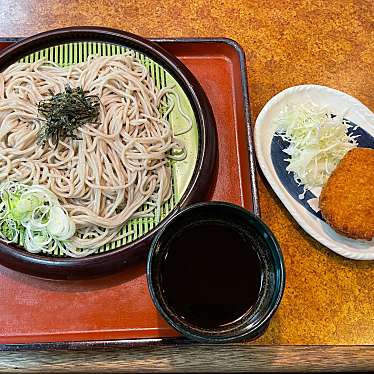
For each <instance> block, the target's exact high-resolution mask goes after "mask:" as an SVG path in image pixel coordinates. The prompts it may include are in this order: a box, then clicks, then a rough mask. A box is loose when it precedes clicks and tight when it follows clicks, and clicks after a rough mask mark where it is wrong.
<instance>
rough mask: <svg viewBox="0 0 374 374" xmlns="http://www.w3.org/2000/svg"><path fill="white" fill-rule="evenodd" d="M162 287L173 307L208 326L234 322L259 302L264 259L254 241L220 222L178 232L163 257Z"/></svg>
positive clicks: (186, 317)
mask: <svg viewBox="0 0 374 374" xmlns="http://www.w3.org/2000/svg"><path fill="white" fill-rule="evenodd" d="M160 270H161V288H162V292H163V296H164V298H165V299H166V302H167V304H168V305H169V307H170V308H171V309H172V310H173V311H174V313H176V314H177V315H178V316H179V317H181V318H183V319H184V320H185V322H187V323H189V324H191V325H194V326H197V327H200V328H204V329H214V328H218V327H222V326H224V325H228V324H231V323H233V322H235V321H237V320H238V319H240V317H242V316H243V315H245V314H247V313H248V312H249V311H250V310H251V309H252V308H253V306H254V305H255V303H256V301H257V298H258V295H259V291H260V287H261V263H260V259H259V257H258V255H257V253H256V251H255V250H254V242H253V240H251V238H250V237H248V236H247V235H245V234H244V233H242V232H241V231H240V230H239V229H237V228H233V227H230V226H227V225H223V224H221V223H219V222H209V223H198V224H192V225H191V226H188V227H187V228H186V229H184V230H183V231H182V232H179V233H176V235H175V236H174V238H172V239H171V240H170V241H169V243H168V248H167V250H166V251H165V255H164V257H163V259H162V261H161V269H160Z"/></svg>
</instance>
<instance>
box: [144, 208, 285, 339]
mask: <svg viewBox="0 0 374 374" xmlns="http://www.w3.org/2000/svg"><path fill="white" fill-rule="evenodd" d="M209 223H213V224H217V225H218V224H219V225H220V227H222V228H230V230H234V231H235V232H236V233H237V235H241V236H244V237H247V238H249V243H252V244H254V243H255V245H251V246H250V247H251V248H249V246H248V251H255V252H256V254H257V256H258V258H259V264H260V266H259V268H260V274H261V284H260V287H259V290H258V293H257V296H256V299H255V302H254V304H253V306H252V307H251V308H250V309H249V310H248V311H247V312H246V313H243V314H242V315H241V316H240V318H236V319H234V320H233V321H231V322H230V323H227V324H223V325H220V326H214V327H206V326H201V325H199V324H196V323H194V322H191V319H186V318H185V316H183V315H181V313H179V311H177V310H176V308H174V306H173V303H172V302H171V300H170V297H169V296H168V295H169V294H170V292H167V291H168V290H165V286H167V287H178V285H176V284H175V285H172V286H170V284H165V281H164V279H165V277H166V276H167V274H165V271H167V270H166V269H167V268H165V266H163V262H164V261H166V260H165V259H166V258H167V257H168V256H170V253H169V252H170V251H171V250H172V249H171V248H172V247H171V244H170V243H172V242H173V240H175V238H176V237H181V235H182V237H183V234H184V233H185V232H186V230H188V228H189V227H191V225H194V226H199V225H201V226H202V227H203V226H204V225H206V224H209ZM208 236H209V234H208ZM201 239H202V240H203V239H204V243H207V242H209V239H210V238H209V237H208V238H207V237H204V238H203V237H202V236H201ZM211 239H212V240H213V239H214V238H211ZM234 239H235V238H234ZM233 242H235V240H234V241H233ZM229 247H230V246H229ZM234 249H235V248H227V256H228V257H227V258H228V260H229V257H230V254H232V253H233V252H232V251H233V250H234ZM183 250H186V251H188V249H186V248H184V249H183ZM199 250H201V251H203V250H204V248H203V247H202V248H201V249H199ZM211 257H212V258H211V264H212V266H214V261H215V259H214V257H215V256H211ZM185 258H188V255H187V257H185ZM229 262H230V261H228V263H229ZM237 265H238V269H239V268H240V269H241V271H242V270H243V264H237ZM250 265H251V264H248V269H249V268H250ZM231 266H233V262H232V261H231ZM234 266H235V262H234ZM169 269H170V268H169ZM169 271H170V270H169ZM238 271H239V270H238ZM231 274H232V273H231ZM193 276H194V274H193V272H192V273H191V277H193ZM222 277H225V274H224V273H223V274H222ZM147 280H148V288H149V291H150V294H151V297H152V300H153V302H154V304H155V306H156V308H157V309H158V311H159V312H160V313H161V315H162V316H163V317H164V319H165V320H166V321H167V322H168V323H169V324H170V325H171V326H172V327H173V328H174V329H176V330H177V331H178V332H180V333H181V334H183V335H184V336H186V337H187V338H189V339H192V340H196V341H200V342H204V343H225V342H234V341H241V340H244V339H246V340H253V339H256V338H257V337H259V336H260V335H261V334H262V333H263V332H264V331H265V329H266V327H267V326H268V324H269V321H270V319H271V317H272V316H273V314H274V313H275V311H276V309H277V307H278V305H279V303H280V301H281V298H282V295H283V291H284V287H285V268H284V262H283V256H282V253H281V250H280V247H279V244H278V243H277V241H276V239H275V237H274V235H273V234H272V232H271V231H270V230H269V228H268V227H267V226H266V225H265V224H264V223H263V222H262V221H261V220H260V219H259V218H258V217H257V216H255V215H254V214H252V213H250V212H249V211H247V210H245V209H243V208H242V207H239V206H237V205H234V204H230V203H225V202H204V203H198V204H194V205H191V206H189V207H188V208H186V209H183V210H182V211H180V212H179V213H178V214H176V215H175V216H174V217H173V218H172V219H170V221H169V222H168V223H167V224H166V225H165V227H164V228H163V229H162V230H161V231H160V232H159V233H158V234H157V236H156V237H155V238H154V240H153V242H152V245H151V248H150V252H149V255H148V260H147ZM185 283H186V284H187V286H188V284H189V281H188V280H187V281H186V282H185ZM174 291H176V292H177V293H178V292H180V294H179V296H180V297H183V292H184V291H185V288H184V289H182V288H181V289H180V290H179V289H176V290H173V292H174ZM240 297H243V301H246V298H248V297H249V295H247V294H245V293H244V294H242V295H241V296H240ZM197 312H198V311H197Z"/></svg>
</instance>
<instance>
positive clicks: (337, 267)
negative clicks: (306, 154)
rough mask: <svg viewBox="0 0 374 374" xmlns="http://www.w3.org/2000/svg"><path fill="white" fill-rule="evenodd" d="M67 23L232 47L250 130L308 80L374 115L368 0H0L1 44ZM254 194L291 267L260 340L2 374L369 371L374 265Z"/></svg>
mask: <svg viewBox="0 0 374 374" xmlns="http://www.w3.org/2000/svg"><path fill="white" fill-rule="evenodd" d="M73 25H98V26H108V27H114V28H119V29H123V30H126V31H130V32H133V33H136V34H139V35H142V36H145V37H228V38H232V39H234V40H236V41H237V42H238V43H239V44H240V45H241V46H242V47H243V49H244V51H245V53H246V57H247V68H248V81H249V93H250V99H251V109H252V119H253V121H254V120H255V119H256V117H257V115H258V113H259V111H260V110H261V108H262V107H263V106H264V104H265V103H266V102H267V101H268V100H269V99H270V98H271V97H272V96H273V95H275V94H276V93H277V92H279V91H281V90H282V89H284V88H287V87H290V86H295V85H298V84H305V83H315V84H322V85H326V86H330V87H333V88H336V89H338V90H342V91H345V92H347V93H348V94H350V95H352V96H355V97H356V98H358V99H359V100H361V101H362V102H363V103H364V104H365V105H366V106H368V107H369V108H370V109H372V110H373V108H374V98H373V96H372V92H373V89H374V77H373V63H374V2H373V1H372V0H340V1H339V0H337V1H329V0H326V1H321V0H313V1H311V0H300V1H296V0H295V1H287V0H273V1H272V0H264V1H259V0H253V1H250V0H241V1H229V0H214V1H206V0H193V1H175V0H163V1H158V0H148V1H143V2H142V1H140V0H138V1H135V0H127V1H109V0H100V1H84V0H82V1H77V0H75V1H73V0H72V1H68V0H48V1H47V0H23V1H16V0H0V37H16V36H29V35H32V34H35V33H38V32H41V31H45V30H49V29H53V28H59V27H64V26H73ZM373 125H374V124H373ZM258 186H259V194H260V206H261V211H262V218H263V219H264V221H265V222H266V223H267V224H268V225H269V226H270V228H271V229H272V230H273V232H274V233H275V235H276V237H277V239H278V240H279V242H280V245H281V247H282V251H283V254H284V257H285V263H286V269H287V287H286V291H285V294H284V298H283V300H282V304H281V306H280V308H279V310H278V312H277V313H276V315H275V317H274V318H273V320H272V322H271V324H270V326H269V329H268V330H267V331H266V333H265V334H264V335H263V336H262V337H261V338H260V339H259V340H257V341H256V342H252V343H248V344H244V343H242V344H231V345H223V346H222V345H221V346H216V345H213V346H212V345H201V344H193V345H191V344H182V345H175V344H166V345H162V346H158V345H152V346H134V347H131V348H126V349H119V348H116V347H115V346H110V347H105V348H94V349H93V348H92V349H88V348H86V349H84V350H82V349H77V350H74V351H64V350H61V351H54V352H46V351H41V350H35V351H28V352H24V351H17V352H0V373H1V372H17V371H22V372H25V371H29V372H32V371H34V372H53V371H55V372H62V371H64V370H70V371H74V372H100V371H104V370H106V371H110V372H122V371H146V370H154V371H156V370H160V371H198V370H201V371H235V370H242V371H249V370H258V371H267V370H275V371H279V370H299V371H304V370H323V369H334V370H338V369H340V370H374V293H373V289H374V262H373V261H370V262H355V261H352V260H347V259H344V258H341V257H339V256H338V255H335V254H334V253H332V252H331V251H329V250H328V249H327V248H325V247H323V246H322V245H320V244H319V243H317V242H316V241H315V240H313V239H312V238H311V237H309V236H308V235H307V234H306V233H305V232H303V230H302V229H301V228H300V227H299V226H298V225H297V223H296V222H295V220H294V219H293V218H292V217H291V216H290V215H289V213H288V212H287V211H286V209H285V208H284V207H283V205H282V203H281V202H280V201H279V200H278V198H277V197H276V196H275V194H274V193H273V192H272V190H271V188H270V186H269V185H268V184H267V182H266V181H265V180H264V178H263V176H262V175H261V173H259V179H258ZM46 318H48V316H46Z"/></svg>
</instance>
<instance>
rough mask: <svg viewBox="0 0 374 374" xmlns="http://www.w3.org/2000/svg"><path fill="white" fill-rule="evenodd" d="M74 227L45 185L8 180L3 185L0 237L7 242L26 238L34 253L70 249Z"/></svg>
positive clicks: (0, 206)
mask: <svg viewBox="0 0 374 374" xmlns="http://www.w3.org/2000/svg"><path fill="white" fill-rule="evenodd" d="M75 229H76V228H75V224H74V222H73V220H72V219H71V218H70V217H69V215H68V213H67V212H66V210H65V209H64V208H62V207H61V206H60V204H59V202H58V199H57V197H56V196H55V195H54V194H53V193H52V192H51V191H49V190H48V189H47V188H45V187H42V186H27V185H25V184H22V183H17V182H12V181H8V182H5V183H3V184H2V185H1V186H0V238H1V239H2V240H3V241H5V242H7V243H10V242H12V243H17V242H19V241H20V239H21V238H23V239H24V246H25V248H26V249H27V250H28V251H29V252H32V253H38V252H41V251H45V252H47V253H51V252H53V251H54V250H55V249H56V248H57V247H58V248H65V247H67V248H69V247H70V244H69V243H68V239H69V238H71V237H72V236H73V235H74V233H75Z"/></svg>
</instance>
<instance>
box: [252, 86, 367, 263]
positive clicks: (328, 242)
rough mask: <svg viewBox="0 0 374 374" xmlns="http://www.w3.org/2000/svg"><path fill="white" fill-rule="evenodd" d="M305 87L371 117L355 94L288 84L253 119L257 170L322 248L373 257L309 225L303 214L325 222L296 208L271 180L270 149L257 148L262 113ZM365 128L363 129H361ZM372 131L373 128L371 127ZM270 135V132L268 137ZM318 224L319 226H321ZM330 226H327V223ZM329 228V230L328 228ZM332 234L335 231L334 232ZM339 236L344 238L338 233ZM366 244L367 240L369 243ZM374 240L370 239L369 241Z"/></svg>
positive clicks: (278, 183)
mask: <svg viewBox="0 0 374 374" xmlns="http://www.w3.org/2000/svg"><path fill="white" fill-rule="evenodd" d="M306 90H318V91H325V92H327V93H329V94H333V95H336V96H338V97H339V98H340V99H342V100H348V101H349V102H350V104H352V106H353V107H354V108H355V110H358V111H359V112H360V114H361V115H363V116H364V117H365V118H366V117H367V116H371V117H373V119H374V114H373V113H372V112H371V111H370V109H369V108H368V107H367V106H366V105H365V104H363V103H362V102H361V101H359V100H358V99H356V98H355V97H353V96H351V95H349V94H347V93H345V92H342V91H339V90H337V89H334V88H331V87H327V86H323V85H317V84H302V85H297V86H292V87H288V88H286V89H284V90H282V91H280V92H278V93H277V94H276V95H274V96H273V97H272V98H271V99H270V100H269V101H268V102H267V103H266V104H265V105H264V107H263V108H262V110H261V111H260V113H259V115H258V116H257V119H256V122H255V130H254V142H255V149H256V157H257V160H258V163H259V165H260V167H261V170H262V172H263V174H264V176H265V177H266V179H267V181H268V182H269V184H270V186H271V187H272V189H273V190H274V192H275V193H276V195H277V196H278V198H279V199H280V201H281V202H282V204H283V205H284V207H285V208H286V209H287V210H288V212H289V213H290V214H291V215H292V217H293V218H294V219H295V220H296V222H297V223H298V225H299V226H300V227H301V228H302V229H303V230H304V231H305V232H306V233H307V234H308V235H310V236H311V237H312V238H314V239H315V240H317V241H318V242H319V243H321V244H322V245H324V246H325V247H327V248H329V249H330V250H332V251H333V252H335V253H337V254H339V255H341V256H343V257H346V258H349V259H353V260H374V247H373V248H369V249H368V251H367V252H362V253H357V252H356V251H351V250H349V249H348V250H347V249H342V248H341V247H340V246H339V242H337V241H335V240H334V239H333V238H330V239H328V238H327V237H325V235H327V234H321V233H320V232H317V231H316V230H315V229H314V228H313V227H312V226H310V225H309V224H308V221H307V220H305V217H307V218H308V219H309V220H310V219H313V220H315V221H317V220H318V221H317V222H318V223H321V224H322V226H323V225H326V226H328V225H327V223H325V222H323V221H321V220H320V219H319V218H317V217H315V216H313V215H312V214H311V213H310V212H308V211H307V210H305V208H304V207H302V209H297V208H298V205H299V203H297V202H296V201H294V199H293V197H292V196H291V195H290V194H289V193H288V191H287V190H286V188H285V187H284V186H283V184H282V182H281V181H278V177H277V178H276V179H274V177H273V175H272V174H273V173H272V172H274V173H275V174H276V171H275V168H274V164H273V162H272V160H271V151H270V149H268V150H264V149H263V147H261V139H262V138H263V136H264V132H262V131H261V129H262V127H263V126H264V120H265V118H266V116H267V115H268V113H269V111H270V110H271V109H272V108H273V106H274V105H276V104H278V103H279V102H281V101H282V100H284V99H285V98H286V97H287V96H289V95H290V94H297V93H300V92H302V91H306ZM364 129H365V128H364ZM373 131H374V129H373ZM273 136H274V135H273V134H272V137H273ZM269 160H270V162H268V161H269ZM268 164H270V165H271V168H272V170H271V169H269V167H268ZM296 204H297V205H296ZM322 226H321V227H322ZM328 227H330V226H328ZM331 230H332V229H331ZM334 233H335V231H334ZM336 235H338V234H336ZM342 239H346V238H344V237H343V236H342ZM369 243H370V242H369ZM373 243H374V241H373Z"/></svg>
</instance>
